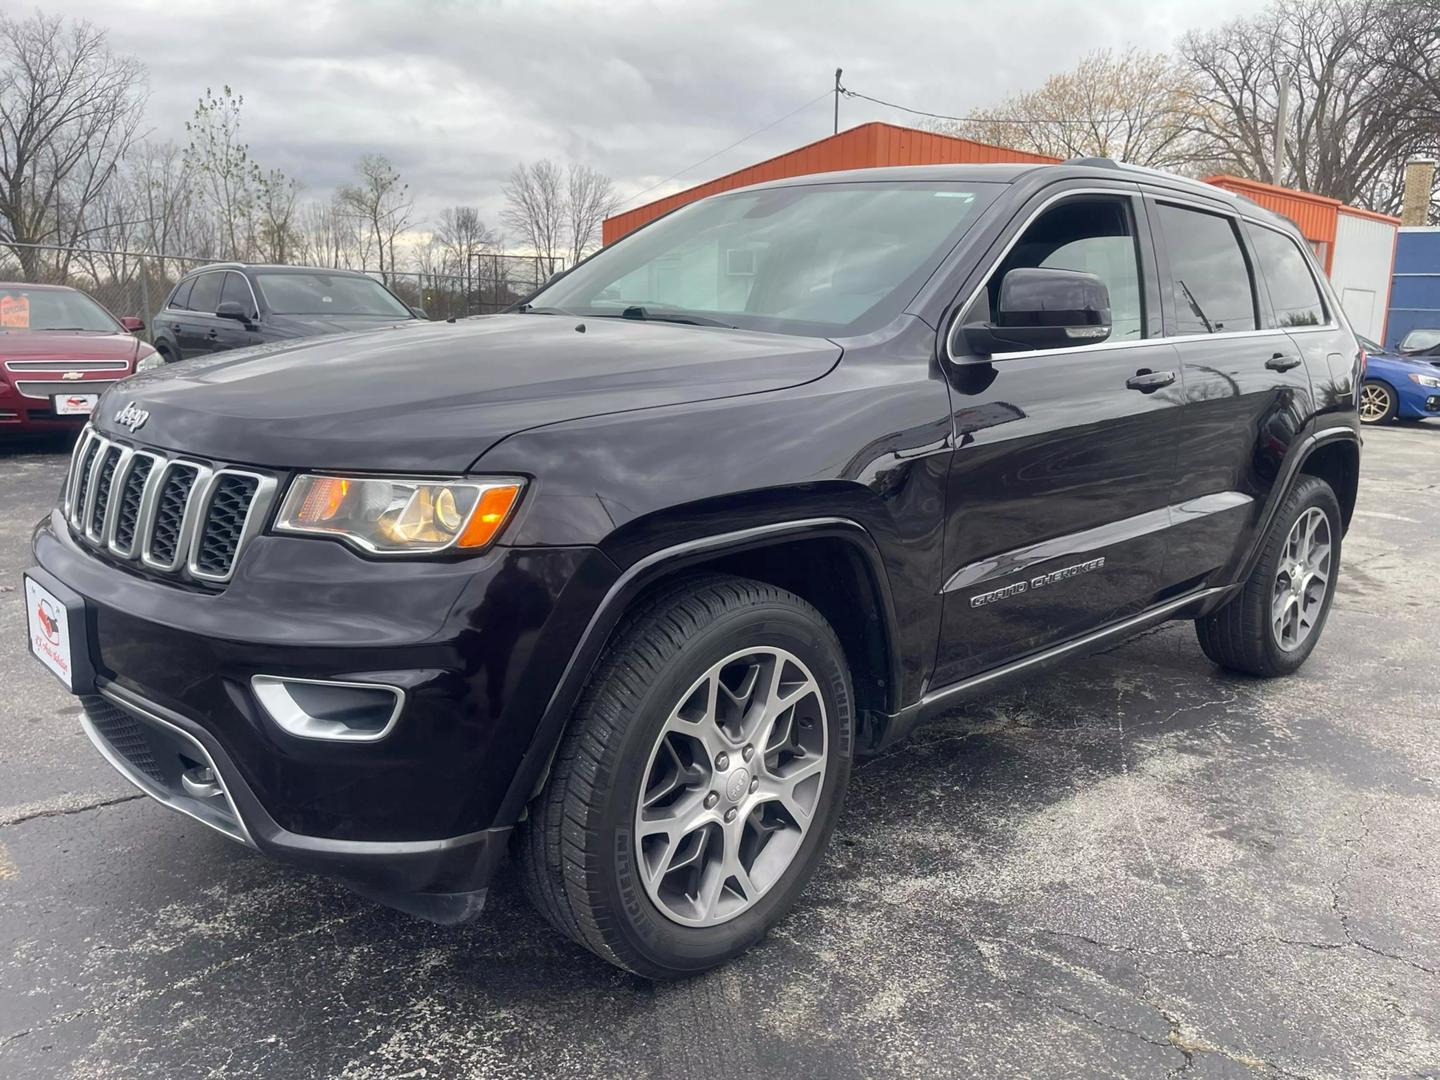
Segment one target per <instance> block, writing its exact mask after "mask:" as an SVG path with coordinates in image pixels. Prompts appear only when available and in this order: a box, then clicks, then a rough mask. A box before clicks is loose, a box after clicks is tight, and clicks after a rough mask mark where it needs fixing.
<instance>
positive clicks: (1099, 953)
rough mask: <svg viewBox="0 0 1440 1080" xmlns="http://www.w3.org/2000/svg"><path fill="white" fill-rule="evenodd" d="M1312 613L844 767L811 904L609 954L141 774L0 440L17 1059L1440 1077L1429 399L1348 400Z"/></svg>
mask: <svg viewBox="0 0 1440 1080" xmlns="http://www.w3.org/2000/svg"><path fill="white" fill-rule="evenodd" d="M1366 442H1367V446H1366V456H1365V464H1364V479H1363V483H1362V489H1361V498H1360V506H1359V513H1358V514H1357V517H1356V519H1355V523H1354V526H1353V528H1352V530H1351V532H1350V534H1349V536H1348V537H1347V538H1346V540H1345V545H1344V555H1343V571H1342V574H1341V582H1340V591H1339V594H1338V596H1337V599H1336V604H1335V608H1334V610H1333V611H1332V613H1331V617H1330V621H1329V624H1328V626H1327V628H1326V633H1325V639H1324V640H1323V641H1322V643H1321V645H1320V647H1319V649H1318V650H1317V651H1316V653H1315V654H1314V656H1313V657H1312V658H1311V660H1310V662H1309V663H1308V664H1307V665H1306V667H1305V668H1303V669H1302V670H1301V671H1300V673H1299V674H1297V675H1296V676H1294V677H1292V678H1290V679H1287V680H1281V681H1276V682H1262V681H1257V680H1251V679H1242V678H1236V677H1229V676H1224V675H1221V674H1219V673H1218V672H1217V670H1216V669H1214V668H1213V667H1212V666H1210V665H1209V664H1208V663H1207V662H1206V661H1205V660H1204V658H1203V657H1202V655H1201V653H1200V651H1199V648H1198V646H1197V645H1196V644H1195V641H1194V636H1193V632H1192V631H1191V628H1190V627H1189V626H1188V625H1186V624H1174V625H1169V626H1166V627H1162V628H1158V629H1156V630H1152V631H1150V632H1147V633H1146V634H1144V635H1142V636H1140V637H1138V638H1136V639H1133V640H1131V641H1129V642H1127V643H1125V644H1124V645H1121V646H1118V647H1114V648H1111V649H1109V650H1107V651H1106V652H1104V653H1103V654H1099V655H1096V656H1092V657H1089V658H1087V659H1083V660H1079V661H1076V662H1073V663H1071V664H1070V665H1069V666H1067V667H1063V668H1058V669H1052V670H1050V671H1048V672H1045V673H1042V674H1041V675H1039V676H1037V677H1036V678H1034V679H1033V680H1032V681H1031V682H1030V683H1029V684H1028V685H1026V686H1024V687H1023V688H1021V689H1018V690H1015V691H1012V692H1007V693H1004V694H996V695H993V696H990V697H987V698H984V699H981V700H979V701H976V702H974V703H972V704H970V705H969V706H967V707H966V708H965V709H964V710H962V711H958V712H956V713H955V714H953V715H950V716H947V717H945V718H943V719H941V720H939V721H937V722H936V723H933V724H931V725H929V726H927V727H924V728H922V729H921V730H920V731H918V732H917V733H916V734H915V736H914V737H913V738H912V739H910V740H909V741H908V742H907V743H905V744H903V745H902V746H900V747H897V748H895V749H893V750H891V751H888V752H887V753H886V754H884V755H883V756H881V757H878V758H875V759H872V760H869V761H866V762H863V763H861V765H860V766H859V767H858V768H857V769H856V771H855V774H854V780H853V783H852V786H851V792H850V798H849V801H848V804H847V807H846V811H845V814H844V817H843V819H842V821H841V823H840V826H839V828H838V830H837V832H836V835H835V840H834V842H833V844H832V848H831V851H830V852H829V855H828V858H827V859H826V862H825V864H824V866H823V868H822V869H821V871H820V873H819V874H818V875H817V876H816V878H815V880H814V882H813V884H812V885H811V887H810V889H809V891H808V892H807V893H806V895H805V896H804V897H803V898H802V901H801V903H800V904H799V905H798V906H797V908H796V910H795V911H794V912H793V913H792V914H791V916H790V917H789V918H788V919H787V920H786V921H785V922H783V923H782V924H781V925H780V926H779V927H778V928H777V929H776V930H775V931H774V932H773V933H772V934H771V935H770V937H769V938H768V939H767V941H766V942H764V943H763V944H762V945H761V946H760V947H759V948H757V949H755V950H754V951H753V952H752V953H750V954H749V955H747V956H745V957H743V958H741V959H740V960H739V961H737V962H735V963H733V964H731V965H729V966H727V967H725V968H723V969H722V970H720V971H718V972H716V973H714V974H712V975H710V976H707V977H704V978H700V979H695V980H691V981H689V982H685V983H679V984H672V985H649V984H646V983H644V982H641V981H639V980H636V979H633V978H630V977H628V976H626V975H623V974H621V973H619V972H617V971H615V970H613V969H611V968H609V967H608V966H607V965H605V964H604V963H602V962H601V961H599V960H597V959H595V958H593V957H591V956H590V955H589V954H588V953H585V952H583V951H581V950H580V949H578V948H576V947H575V946H573V945H571V944H569V943H568V942H566V941H565V940H564V939H563V938H561V937H560V936H559V935H558V934H556V933H554V932H552V931H551V930H550V929H549V928H548V927H547V926H546V925H545V924H544V923H543V922H542V921H541V920H540V919H539V917H538V916H536V915H535V914H534V913H532V912H531V911H530V910H529V909H528V907H527V906H526V905H525V902H524V900H523V898H522V897H521V896H520V894H519V890H518V888H517V886H516V884H515V882H514V879H513V876H512V875H511V874H510V873H509V872H508V871H506V872H503V873H502V876H501V878H500V880H499V881H498V882H497V885H496V888H495V889H494V890H493V891H492V895H491V903H490V907H489V910H488V911H487V913H486V915H485V916H484V917H483V918H482V919H481V920H480V921H479V922H476V923H473V924H471V925H469V926H464V927H458V928H443V927H437V926H431V925H428V924H426V923H422V922H418V921H415V920H413V919H411V918H409V917H408V916H405V915H402V914H399V913H396V912H392V911H389V910H387V909H384V908H380V907H377V906H375V905H373V904H371V903H369V902H368V901H365V900H362V899H360V898H359V897H357V896H354V895H352V894H350V893H349V892H347V891H346V890H345V889H343V888H341V887H340V886H337V885H334V884H332V883H330V882H328V881H325V880H323V879H319V878H314V877H309V876H306V875H304V874H302V873H299V872H297V871H295V870H292V869H288V868H284V867H281V866H277V865H274V864H271V863H269V862H266V861H265V860H264V859H262V858H260V857H258V856H256V855H253V854H251V853H250V852H248V851H246V850H244V849H242V848H240V847H238V846H237V845H235V844H233V843H231V842H229V841H227V840H225V839H224V838H223V837H220V836H218V835H216V834H213V833H210V832H208V831H206V830H205V829H204V828H203V827H202V826H200V825H198V824H196V823H195V822H193V821H191V820H190V819H188V818H185V817H182V816H180V815H177V814H174V813H172V812H170V811H168V810H165V809H164V808H162V807H160V806H158V805H155V804H154V803H152V802H150V801H148V800H145V799H143V798H139V797H135V796H134V792H133V790H132V789H130V788H129V787H128V786H127V785H126V784H125V782H124V781H123V780H121V779H120V778H119V777H118V776H117V775H115V774H114V773H113V772H112V771H111V770H110V768H109V766H108V765H106V764H105V762H104V761H103V760H101V759H100V757H99V755H98V754H96V753H95V751H94V750H93V749H92V748H91V747H90V745H89V743H88V742H87V741H86V739H85V738H84V736H83V734H81V732H80V730H79V726H78V723H77V721H76V712H77V710H76V708H75V706H74V704H73V702H72V701H71V700H70V699H69V698H68V697H67V696H66V695H65V693H64V692H63V690H62V689H61V688H60V686H59V684H58V683H56V682H55V680H54V679H53V678H52V677H51V676H50V675H49V674H48V673H47V672H45V671H44V670H43V669H42V668H41V667H40V666H39V665H38V664H36V663H34V662H33V661H31V660H30V659H29V658H28V657H26V656H25V654H24V631H23V610H22V605H21V600H20V594H19V591H18V590H19V585H20V577H19V574H20V570H21V569H22V568H23V566H24V565H25V564H26V561H27V554H26V552H27V537H28V533H29V526H30V523H31V522H32V521H34V520H35V519H36V518H38V517H39V516H40V515H41V514H42V513H43V512H44V510H45V508H46V507H47V506H48V504H49V502H50V501H51V499H52V498H53V495H54V492H55V490H56V488H57V486H58V484H59V480H60V477H61V475H62V472H63V468H64V458H63V447H60V446H56V445H50V446H40V447H34V446H31V447H26V448H22V449H21V450H19V451H13V450H10V451H0V498H3V501H4V505H5V506H6V507H7V509H8V510H9V511H10V512H9V513H7V514H6V515H5V516H4V519H3V520H0V685H3V686H4V687H5V690H6V692H5V694H4V696H3V699H0V1076H4V1077H6V1078H8V1080H22V1078H30V1077H46V1078H48V1077H56V1076H68V1077H174V1076H197V1077H216V1078H225V1077H343V1078H346V1080H362V1078H370V1077H455V1076H465V1077H488V1076H504V1077H526V1076H566V1077H571V1076H574V1077H588V1076H595V1077H610V1076H626V1077H630V1076H637V1077H643V1076H654V1077H659V1076H666V1077H676V1076H690V1075H696V1076H701V1075H703V1076H706V1077H710V1076H715V1075H725V1076H747V1077H766V1076H787V1077H807V1076H825V1077H834V1078H848V1077H913V1076H945V1077H950V1076H985V1077H1000V1076H1017V1077H1018V1076H1025V1077H1056V1078H1062V1077H1063V1078H1071V1077H1176V1076H1183V1077H1187V1078H1194V1080H1213V1078H1222V1077H1223V1078H1229V1077H1265V1078H1270V1077H1306V1078H1336V1080H1341V1078H1343V1080H1354V1078H1368V1077H1374V1078H1382V1077H1383V1078H1387V1080H1389V1078H1399V1077H1410V1078H1420V1077H1440V699H1437V695H1436V692H1435V682H1434V678H1433V667H1434V661H1435V647H1436V643H1437V641H1440V629H1437V621H1436V617H1435V613H1434V612H1435V607H1434V597H1433V588H1432V587H1431V586H1430V584H1429V583H1430V582H1432V581H1433V580H1434V575H1435V571H1436V570H1440V424H1437V423H1434V422H1430V423H1426V424H1420V425H1407V426H1404V427H1395V428H1385V429H1381V430H1376V431H1367V432H1366Z"/></svg>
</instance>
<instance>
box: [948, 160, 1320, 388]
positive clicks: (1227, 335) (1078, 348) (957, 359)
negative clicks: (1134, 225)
mask: <svg viewBox="0 0 1440 1080" xmlns="http://www.w3.org/2000/svg"><path fill="white" fill-rule="evenodd" d="M1124 183H1128V184H1133V185H1134V186H1135V191H1134V192H1125V191H1121V190H1118V189H1116V188H1067V189H1066V190H1065V191H1061V192H1057V193H1056V194H1054V195H1052V196H1050V197H1049V198H1048V199H1046V200H1045V201H1044V202H1042V203H1041V204H1040V205H1039V206H1037V207H1036V208H1035V211H1034V212H1033V213H1032V214H1031V215H1030V216H1029V217H1027V218H1026V219H1025V222H1024V224H1022V225H1021V226H1020V228H1019V229H1018V230H1016V232H1015V235H1014V236H1012V237H1011V238H1010V239H1009V241H1008V242H1007V243H1006V244H1005V247H1004V248H1003V249H1002V250H1001V252H1000V254H999V255H997V256H996V257H995V259H994V260H993V261H992V262H991V263H990V265H989V266H988V267H986V268H985V273H984V274H983V275H981V278H980V283H979V284H978V285H977V286H976V287H975V289H974V290H973V291H972V292H971V293H970V295H969V296H968V297H966V299H965V302H964V303H963V304H961V305H960V306H959V307H957V308H956V309H955V316H954V318H953V320H952V321H951V324H950V330H949V332H948V333H946V335H945V358H946V360H948V361H949V362H950V363H952V364H963V363H965V359H964V358H965V357H966V356H967V355H968V354H966V353H959V354H958V355H957V351H956V348H955V338H956V335H957V334H958V333H959V332H960V329H961V326H962V324H961V321H960V317H961V316H962V315H963V314H964V313H965V312H966V311H968V310H969V309H970V305H971V304H973V303H974V302H975V298H976V297H978V296H979V295H980V291H981V290H982V289H984V288H985V286H986V284H987V283H988V282H989V281H990V275H992V274H993V273H995V271H996V269H998V268H999V266H1000V264H1001V263H1002V262H1004V261H1005V257H1006V256H1007V255H1009V254H1010V252H1011V250H1012V249H1013V248H1014V247H1015V245H1016V244H1017V243H1019V242H1020V238H1021V237H1022V236H1024V235H1025V230H1026V229H1028V228H1030V226H1031V225H1033V224H1034V223H1035V219H1036V218H1038V217H1039V216H1040V215H1041V214H1043V213H1044V212H1045V211H1046V210H1048V209H1049V208H1050V207H1051V206H1053V205H1054V204H1055V203H1057V202H1059V201H1060V200H1061V199H1065V198H1069V197H1071V196H1074V195H1114V196H1119V197H1122V198H1134V197H1136V196H1138V197H1140V198H1142V199H1143V198H1151V199H1154V200H1156V201H1157V202H1169V203H1178V204H1181V205H1184V206H1188V207H1191V208H1193V209H1196V210H1203V211H1205V212H1207V213H1211V214H1218V215H1221V216H1228V217H1233V218H1236V219H1239V220H1243V221H1245V222H1247V223H1248V222H1253V223H1254V224H1256V225H1260V226H1262V227H1264V228H1267V229H1271V230H1273V231H1275V232H1278V233H1280V234H1281V235H1282V236H1288V237H1290V239H1291V240H1292V241H1293V240H1294V239H1295V238H1294V237H1293V236H1290V234H1289V233H1288V232H1286V231H1285V229H1284V228H1283V227H1281V226H1278V225H1274V224H1269V223H1266V222H1263V221H1260V220H1258V219H1256V218H1253V217H1251V216H1250V215H1249V214H1245V213H1243V212H1241V210H1240V208H1239V206H1238V202H1237V204H1236V205H1232V206H1229V207H1227V206H1226V205H1224V203H1223V200H1222V201H1221V202H1218V203H1208V202H1205V201H1203V200H1201V199H1195V198H1185V197H1184V196H1183V195H1171V194H1170V193H1169V192H1164V193H1161V192H1158V191H1150V190H1148V189H1146V188H1144V187H1143V186H1141V184H1140V182H1139V181H1135V180H1126V181H1124ZM1218 190H1219V189H1217V191H1218ZM1309 261H1310V260H1308V259H1307V260H1306V262H1307V264H1308V263H1309ZM1322 295H1323V293H1322ZM1325 308H1326V312H1327V314H1329V316H1330V321H1329V322H1327V323H1325V324H1324V325H1323V326H1306V327H1304V328H1302V329H1299V330H1288V331H1287V330H1286V329H1285V328H1283V327H1279V326H1270V327H1264V328H1260V329H1255V330H1223V331H1221V332H1220V333H1218V334H1173V335H1161V336H1159V337H1149V338H1139V339H1137V340H1135V341H1099V342H1094V343H1091V344H1087V345H1066V346H1063V347H1061V348H1058V349H1025V350H1023V351H1018V352H1007V353H1001V354H999V355H1000V357H1001V359H1002V360H1021V359H1026V358H1029V357H1034V356H1062V355H1067V354H1069V353H1077V352H1081V353H1083V352H1095V351H1097V350H1101V349H1133V348H1138V347H1139V346H1142V345H1169V344H1180V343H1184V342H1187V341H1219V340H1225V339H1236V338H1246V337H1263V336H1266V335H1271V334H1286V333H1292V334H1293V333H1314V332H1316V331H1324V330H1338V329H1339V328H1340V327H1339V324H1338V323H1336V322H1335V320H1334V313H1333V312H1331V311H1330V305H1329V304H1328V303H1327V304H1326V305H1325Z"/></svg>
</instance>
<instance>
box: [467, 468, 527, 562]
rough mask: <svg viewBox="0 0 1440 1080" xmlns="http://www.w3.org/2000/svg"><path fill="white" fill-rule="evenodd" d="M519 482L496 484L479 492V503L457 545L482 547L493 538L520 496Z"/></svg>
mask: <svg viewBox="0 0 1440 1080" xmlns="http://www.w3.org/2000/svg"><path fill="white" fill-rule="evenodd" d="M520 486H521V485H519V484H498V485H496V486H495V487H489V488H486V489H485V490H484V491H482V492H481V493H480V503H479V505H478V506H476V507H475V512H474V513H472V514H471V515H470V521H469V523H468V524H467V525H466V526H465V531H464V532H462V533H461V534H460V539H459V541H457V545H458V546H459V547H462V548H478V547H484V546H485V545H486V544H488V543H490V541H491V540H493V539H495V537H496V535H497V534H498V533H499V532H500V529H501V527H502V526H503V525H504V524H505V519H506V518H508V517H509V516H510V511H511V510H513V509H514V508H515V503H516V500H518V499H519V498H520Z"/></svg>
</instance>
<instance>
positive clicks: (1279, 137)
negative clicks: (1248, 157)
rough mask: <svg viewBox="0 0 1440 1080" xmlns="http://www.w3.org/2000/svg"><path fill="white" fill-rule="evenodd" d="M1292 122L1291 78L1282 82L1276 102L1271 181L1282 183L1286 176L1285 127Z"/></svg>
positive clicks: (1271, 152)
mask: <svg viewBox="0 0 1440 1080" xmlns="http://www.w3.org/2000/svg"><path fill="white" fill-rule="evenodd" d="M1289 124H1290V80H1289V79H1288V78H1287V79H1286V80H1285V81H1284V82H1282V83H1281V84H1280V96H1279V100H1277V101H1276V103H1275V142H1274V145H1273V146H1272V147H1271V149H1270V182H1271V183H1272V184H1280V183H1282V182H1283V177H1284V176H1285V129H1286V128H1287V127H1288V126H1289Z"/></svg>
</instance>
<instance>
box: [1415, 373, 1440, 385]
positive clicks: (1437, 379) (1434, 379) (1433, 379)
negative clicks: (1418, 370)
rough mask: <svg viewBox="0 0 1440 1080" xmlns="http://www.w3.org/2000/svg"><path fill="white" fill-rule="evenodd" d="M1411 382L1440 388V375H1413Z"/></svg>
mask: <svg viewBox="0 0 1440 1080" xmlns="http://www.w3.org/2000/svg"><path fill="white" fill-rule="evenodd" d="M1410 381H1411V382H1416V383H1419V384H1420V385H1421V386H1429V387H1432V388H1433V387H1437V386H1440V375H1411V376H1410Z"/></svg>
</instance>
